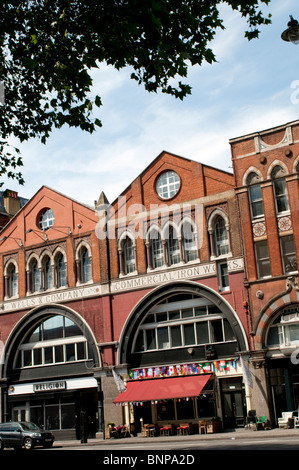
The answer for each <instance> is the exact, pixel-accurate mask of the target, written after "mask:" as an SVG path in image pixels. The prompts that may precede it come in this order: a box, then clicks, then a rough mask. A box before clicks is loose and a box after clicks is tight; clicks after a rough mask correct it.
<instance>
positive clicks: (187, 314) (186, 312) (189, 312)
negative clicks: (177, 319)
mask: <svg viewBox="0 0 299 470" xmlns="http://www.w3.org/2000/svg"><path fill="white" fill-rule="evenodd" d="M189 317H193V308H187V309H186V310H182V318H189Z"/></svg>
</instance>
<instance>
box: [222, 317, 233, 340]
mask: <svg viewBox="0 0 299 470" xmlns="http://www.w3.org/2000/svg"><path fill="white" fill-rule="evenodd" d="M223 324H224V334H225V341H232V340H233V339H235V334H234V332H233V329H232V327H231V325H230V323H229V322H228V321H227V320H226V318H225V319H224V320H223Z"/></svg>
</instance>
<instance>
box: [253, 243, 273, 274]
mask: <svg viewBox="0 0 299 470" xmlns="http://www.w3.org/2000/svg"><path fill="white" fill-rule="evenodd" d="M255 250H256V262H257V270H258V277H266V276H270V275H271V270H270V260H269V251H268V244H267V241H266V240H264V241H261V242H257V243H256V244H255Z"/></svg>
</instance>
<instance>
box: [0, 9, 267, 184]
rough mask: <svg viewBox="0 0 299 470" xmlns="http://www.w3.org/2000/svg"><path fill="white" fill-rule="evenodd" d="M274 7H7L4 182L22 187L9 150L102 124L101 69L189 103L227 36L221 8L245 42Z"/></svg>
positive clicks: (0, 157) (1, 26)
mask: <svg viewBox="0 0 299 470" xmlns="http://www.w3.org/2000/svg"><path fill="white" fill-rule="evenodd" d="M269 2H270V0H260V1H259V0H250V1H246V2H244V1H242V0H239V1H235V0H232V1H224V0H211V1H209V0H97V1H96V0H92V1H89V2H87V1H85V0H27V1H20V0H18V1H5V0H3V1H2V5H1V6H2V8H1V16H0V46H1V49H0V51H1V52H0V54H1V57H0V82H2V83H3V84H4V88H5V100H4V103H2V104H0V174H2V175H3V174H4V173H7V175H8V176H10V177H12V178H16V179H18V180H19V182H20V183H22V182H23V179H22V175H21V173H20V172H18V169H19V167H20V166H21V165H22V159H21V157H20V155H19V151H18V149H16V148H9V139H10V137H15V138H16V139H17V140H18V141H19V142H24V141H26V140H28V139H30V138H38V139H40V140H41V142H43V143H45V142H46V140H47V138H48V137H49V136H50V134H51V131H52V130H53V128H60V127H62V126H63V125H65V124H67V125H69V126H70V127H72V126H75V127H77V128H80V129H82V130H84V131H87V132H90V133H92V132H94V131H95V129H96V127H97V126H101V122H100V121H99V120H98V119H94V117H93V113H92V111H93V107H94V106H96V107H100V106H101V98H100V97H99V96H96V97H95V98H94V99H93V100H91V98H90V92H91V90H92V79H91V70H92V69H93V68H96V67H99V66H100V64H101V63H105V64H111V65H112V66H114V67H115V68H116V69H121V68H123V67H127V66H130V67H131V70H132V74H131V78H132V79H134V80H136V81H137V82H138V84H142V85H143V86H144V87H145V89H146V90H147V91H149V92H156V91H158V90H160V91H162V92H163V93H167V94H170V95H173V96H174V97H176V98H179V99H183V98H184V97H185V96H186V95H188V94H190V93H191V88H190V86H189V85H188V84H186V83H182V82H181V78H185V77H186V76H187V71H188V67H189V66H190V65H191V66H192V65H195V64H198V65H201V64H202V63H203V62H208V63H210V64H211V63H213V62H214V61H215V60H216V59H215V56H214V53H213V51H212V49H211V48H210V47H209V43H210V42H211V40H212V39H213V38H214V35H215V33H216V31H217V30H218V29H219V28H220V29H223V28H224V25H223V20H222V19H221V18H220V13H219V6H220V4H221V3H225V4H228V5H229V6H230V7H231V8H232V9H233V10H238V11H239V12H240V14H241V15H242V16H243V17H245V18H246V19H247V22H248V30H247V31H246V32H245V36H246V37H247V38H248V39H249V40H250V39H252V38H256V37H258V35H259V30H258V28H259V26H260V25H262V24H268V23H270V15H267V16H265V15H263V13H262V12H261V10H260V5H259V4H260V3H263V4H266V5H267V4H268V3H269Z"/></svg>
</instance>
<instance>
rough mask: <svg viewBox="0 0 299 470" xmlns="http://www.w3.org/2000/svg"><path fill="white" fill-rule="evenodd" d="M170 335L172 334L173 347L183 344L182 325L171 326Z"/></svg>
mask: <svg viewBox="0 0 299 470" xmlns="http://www.w3.org/2000/svg"><path fill="white" fill-rule="evenodd" d="M170 335H171V346H172V347H173V348H177V347H179V346H182V335H181V327H180V325H177V326H172V327H171V328H170Z"/></svg>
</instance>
